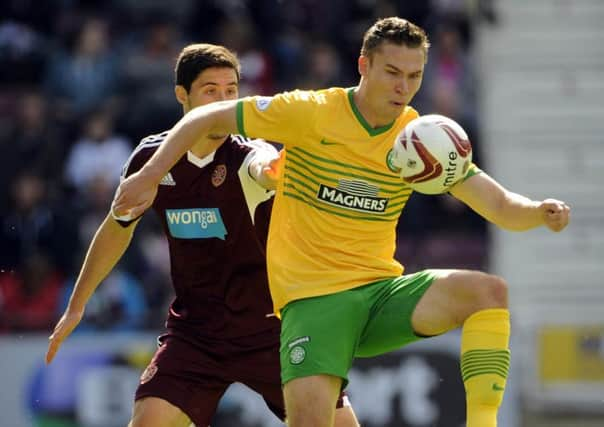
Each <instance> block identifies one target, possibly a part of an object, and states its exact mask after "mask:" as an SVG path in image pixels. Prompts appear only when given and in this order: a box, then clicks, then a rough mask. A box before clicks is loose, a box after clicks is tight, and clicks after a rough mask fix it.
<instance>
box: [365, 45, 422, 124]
mask: <svg viewBox="0 0 604 427" xmlns="http://www.w3.org/2000/svg"><path fill="white" fill-rule="evenodd" d="M363 59H365V61H366V64H365V66H364V67H363V66H361V70H362V71H361V72H362V74H363V77H364V79H365V81H366V85H367V93H366V95H367V97H368V101H369V104H370V105H371V106H372V108H373V109H374V110H376V111H375V112H376V115H377V116H386V117H390V118H391V120H393V119H395V118H396V117H397V116H398V115H399V114H401V113H402V111H403V109H404V108H405V106H406V105H407V104H409V102H411V99H412V98H413V96H415V94H416V93H417V91H418V90H419V87H420V86H421V83H422V77H423V72H424V63H425V54H424V51H423V49H422V48H409V47H407V46H399V45H396V44H392V43H385V44H383V45H382V46H381V47H380V48H379V49H377V50H376V51H375V52H374V53H373V55H372V58H371V60H369V58H362V59H361V61H362V60H363Z"/></svg>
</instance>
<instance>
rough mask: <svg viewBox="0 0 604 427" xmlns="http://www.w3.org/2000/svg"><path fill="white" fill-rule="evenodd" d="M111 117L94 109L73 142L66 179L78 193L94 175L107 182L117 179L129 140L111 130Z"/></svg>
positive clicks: (114, 181) (107, 113)
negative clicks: (82, 130)
mask: <svg viewBox="0 0 604 427" xmlns="http://www.w3.org/2000/svg"><path fill="white" fill-rule="evenodd" d="M113 126H114V123H113V117H112V115H111V113H109V112H108V111H107V110H103V109H102V110H96V111H94V112H93V113H91V114H90V115H89V116H88V118H87V119H86V121H85V122H84V124H83V128H84V132H83V135H82V136H81V138H80V139H79V140H78V141H77V142H76V143H75V144H74V146H73V147H72V149H71V152H70V153H69V157H68V159H67V163H66V165H65V176H66V179H67V182H68V183H69V184H70V185H72V186H73V187H74V188H76V189H77V190H78V191H79V193H80V194H82V193H83V192H84V190H85V189H86V188H87V187H88V186H89V185H90V183H91V182H92V181H94V180H97V179H103V180H104V181H106V182H107V183H108V184H109V185H110V186H112V187H115V186H116V185H117V184H118V183H119V178H120V171H121V169H122V166H123V165H124V164H125V163H126V161H127V160H128V157H129V156H130V152H131V150H132V147H131V144H130V142H129V141H128V140H127V139H125V138H124V137H121V136H118V135H116V134H115V133H114V129H113Z"/></svg>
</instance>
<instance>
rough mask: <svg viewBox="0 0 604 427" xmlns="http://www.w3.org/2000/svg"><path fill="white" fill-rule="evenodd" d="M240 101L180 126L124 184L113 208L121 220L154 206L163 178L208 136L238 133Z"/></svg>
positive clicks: (209, 108)
mask: <svg viewBox="0 0 604 427" xmlns="http://www.w3.org/2000/svg"><path fill="white" fill-rule="evenodd" d="M236 110H237V101H236V100H233V101H221V102H215V103H212V104H208V105H204V106H201V107H197V108H194V109H193V110H191V111H189V112H188V113H187V114H185V116H184V117H183V118H182V119H180V120H179V121H178V123H176V125H175V126H174V127H173V128H172V130H170V132H169V133H168V136H167V137H166V139H165V140H164V142H163V143H162V144H161V146H160V147H159V149H158V150H157V151H156V152H155V153H154V154H153V156H152V157H151V158H150V159H149V161H148V162H147V163H146V164H145V166H143V167H142V168H141V169H140V170H139V171H138V172H137V173H134V174H132V175H130V176H129V177H128V178H126V179H125V180H124V181H122V183H121V184H120V186H119V188H118V191H117V195H116V200H115V203H114V205H113V208H114V212H115V213H116V214H117V215H118V216H129V217H131V218H136V217H139V216H140V215H142V213H143V212H144V211H145V210H146V209H147V208H148V207H149V206H151V203H152V202H153V200H154V199H155V195H156V193H157V186H158V185H159V182H160V181H161V179H162V177H163V176H164V175H165V174H166V173H168V171H169V170H170V169H171V168H172V166H174V164H175V163H176V162H177V161H178V159H180V157H181V156H182V155H183V154H185V153H186V152H187V150H189V149H190V148H191V147H192V146H193V145H195V144H196V143H200V144H202V143H203V142H201V141H206V140H207V138H206V137H207V136H208V135H227V134H230V133H236V132H237V111H236Z"/></svg>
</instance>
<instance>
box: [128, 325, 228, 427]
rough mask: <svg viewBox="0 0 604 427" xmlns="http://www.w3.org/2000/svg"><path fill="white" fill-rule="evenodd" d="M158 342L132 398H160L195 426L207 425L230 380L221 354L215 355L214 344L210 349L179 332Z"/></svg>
mask: <svg viewBox="0 0 604 427" xmlns="http://www.w3.org/2000/svg"><path fill="white" fill-rule="evenodd" d="M161 342H162V344H161V346H160V347H159V348H158V349H157V351H156V353H155V355H154V356H153V359H152V360H151V362H150V363H149V365H148V366H147V368H146V369H145V371H144V372H143V374H142V375H141V380H140V384H139V386H138V388H137V389H136V393H135V401H136V402H139V401H143V400H144V399H147V398H157V399H161V400H163V401H165V402H168V403H169V404H170V405H172V406H174V407H176V408H179V409H180V410H181V411H182V412H183V413H184V414H186V415H187V416H188V418H189V419H190V420H191V421H192V422H193V423H194V424H195V425H196V426H207V425H208V424H209V423H210V420H211V419H212V417H213V415H214V413H215V412H216V408H217V406H218V402H219V400H220V398H221V397H222V395H223V394H224V392H225V391H226V389H227V388H228V386H229V385H230V384H231V382H232V381H231V380H230V379H227V378H226V376H228V375H229V373H228V372H226V369H225V364H224V363H223V362H221V360H222V359H224V358H223V357H218V354H219V349H218V348H213V349H211V350H210V349H208V348H206V347H205V346H204V344H203V343H201V342H197V343H196V344H193V342H194V341H192V340H189V339H183V338H181V337H179V336H174V335H169V336H166V337H164V339H163V340H162V341H161ZM152 408H154V407H152ZM141 425H145V424H141ZM160 425H161V424H160Z"/></svg>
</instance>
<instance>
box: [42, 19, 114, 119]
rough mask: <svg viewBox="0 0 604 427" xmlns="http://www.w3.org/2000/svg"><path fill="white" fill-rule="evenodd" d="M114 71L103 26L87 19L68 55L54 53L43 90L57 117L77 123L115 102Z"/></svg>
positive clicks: (106, 33) (104, 24)
mask: <svg viewBox="0 0 604 427" xmlns="http://www.w3.org/2000/svg"><path fill="white" fill-rule="evenodd" d="M118 68H119V67H118V58H117V56H116V55H115V54H114V53H113V52H112V50H111V46H110V40H109V30H108V28H107V22H106V21H105V20H103V19H101V18H89V19H87V20H86V21H85V22H84V24H83V25H82V28H81V30H80V32H79V33H78V35H77V37H76V39H75V42H74V44H73V47H72V48H71V49H70V50H69V52H63V51H60V52H57V53H56V55H55V57H54V58H52V60H51V63H50V68H49V70H48V75H47V79H46V87H47V91H48V94H49V95H50V97H51V100H52V102H53V103H54V106H55V112H56V113H57V115H58V116H59V117H61V118H63V119H66V120H69V119H77V118H79V116H81V115H83V114H86V113H89V112H90V111H91V110H93V109H94V108H97V107H98V106H99V105H102V104H106V103H108V102H110V101H111V102H113V101H115V99H113V98H112V97H113V96H115V95H116V93H117V83H118V80H119V75H118Z"/></svg>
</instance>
